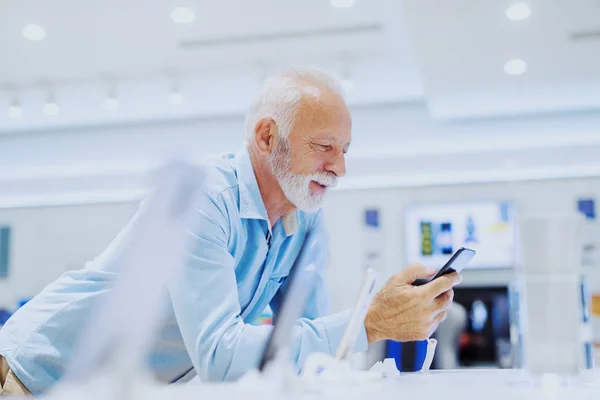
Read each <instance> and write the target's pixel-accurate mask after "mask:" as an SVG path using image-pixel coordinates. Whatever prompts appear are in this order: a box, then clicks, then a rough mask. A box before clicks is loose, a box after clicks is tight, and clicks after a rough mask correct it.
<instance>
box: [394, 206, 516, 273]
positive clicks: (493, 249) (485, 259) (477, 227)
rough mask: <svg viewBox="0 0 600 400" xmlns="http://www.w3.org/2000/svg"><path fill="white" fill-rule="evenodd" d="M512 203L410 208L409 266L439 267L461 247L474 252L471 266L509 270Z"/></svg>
mask: <svg viewBox="0 0 600 400" xmlns="http://www.w3.org/2000/svg"><path fill="white" fill-rule="evenodd" d="M514 217H515V216H514V210H513V206H512V205H511V203H508V202H493V201H485V202H469V203H440V204H427V205H419V206H414V207H411V208H410V209H409V210H408V212H407V213H406V216H405V234H406V254H407V258H408V259H407V262H408V263H419V264H422V265H425V266H427V267H434V268H435V267H439V266H440V265H443V264H444V263H445V262H446V261H447V260H448V258H449V257H450V256H451V255H452V254H453V253H454V252H455V251H456V250H458V249H459V248H460V247H468V248H472V249H474V250H476V251H477V256H476V257H475V259H474V260H473V261H472V262H471V267H475V268H477V267H479V268H494V267H512V266H513V265H514V263H515V218H514Z"/></svg>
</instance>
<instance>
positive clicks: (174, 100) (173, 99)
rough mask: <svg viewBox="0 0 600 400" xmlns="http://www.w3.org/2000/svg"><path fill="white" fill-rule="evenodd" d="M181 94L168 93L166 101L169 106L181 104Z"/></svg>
mask: <svg viewBox="0 0 600 400" xmlns="http://www.w3.org/2000/svg"><path fill="white" fill-rule="evenodd" d="M183 100H184V98H183V94H182V93H181V92H171V93H169V97H168V101H169V104H171V105H174V106H176V105H179V104H181V103H183Z"/></svg>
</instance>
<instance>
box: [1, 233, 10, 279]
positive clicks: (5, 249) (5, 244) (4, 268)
mask: <svg viewBox="0 0 600 400" xmlns="http://www.w3.org/2000/svg"><path fill="white" fill-rule="evenodd" d="M9 263H10V228H9V227H7V226H3V227H0V279H2V278H8V266H9Z"/></svg>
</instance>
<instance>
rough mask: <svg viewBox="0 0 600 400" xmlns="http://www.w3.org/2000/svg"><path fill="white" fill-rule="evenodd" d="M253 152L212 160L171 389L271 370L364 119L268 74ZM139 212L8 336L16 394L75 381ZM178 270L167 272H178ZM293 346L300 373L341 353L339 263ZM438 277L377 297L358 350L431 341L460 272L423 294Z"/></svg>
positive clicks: (175, 317)
mask: <svg viewBox="0 0 600 400" xmlns="http://www.w3.org/2000/svg"><path fill="white" fill-rule="evenodd" d="M246 130H247V132H246V134H247V142H248V143H247V146H246V149H244V150H243V151H241V152H239V153H237V154H235V155H234V154H230V155H226V156H224V157H222V158H220V159H218V160H217V161H215V162H214V163H213V164H212V165H208V166H205V167H204V168H205V175H206V183H205V188H204V191H203V197H204V198H203V201H204V202H205V203H206V204H207V205H206V206H204V207H203V208H202V209H200V210H199V211H198V212H199V213H200V215H199V217H200V219H201V224H200V225H199V226H202V229H201V231H199V232H195V234H194V243H193V246H192V249H193V252H192V253H191V254H189V256H188V257H187V262H186V264H185V265H184V266H183V274H182V276H181V278H180V279H178V280H177V282H175V284H173V285H172V286H170V287H169V304H168V310H169V315H170V317H169V318H168V320H167V322H166V324H165V326H164V327H163V329H162V331H161V334H160V338H159V340H158V341H157V342H156V345H155V346H154V348H153V349H152V352H151V354H150V357H149V366H150V368H151V370H152V372H153V373H154V374H155V376H156V377H157V378H158V379H160V380H161V381H164V382H176V381H178V380H180V379H181V378H182V377H183V376H189V375H190V374H191V373H194V372H195V373H196V374H198V375H199V376H200V378H201V379H203V380H213V381H215V380H216V381H220V380H232V379H236V378H238V377H240V376H241V375H243V374H244V373H245V372H247V371H249V370H250V369H252V368H255V367H256V366H257V365H258V362H259V359H260V355H261V353H262V351H263V349H264V347H265V344H266V342H267V339H268V337H269V334H270V332H271V329H272V328H271V327H267V326H252V325H250V323H251V322H253V321H254V320H255V319H256V318H257V317H258V316H259V315H260V314H261V313H262V311H263V310H264V309H265V308H266V307H267V306H268V305H270V306H271V307H272V309H273V310H274V312H275V313H277V311H278V309H279V305H280V299H281V297H282V294H283V293H284V292H285V290H286V279H287V277H288V276H289V274H290V269H291V268H292V266H294V263H295V260H296V259H297V258H298V257H299V255H300V252H301V251H302V244H303V243H304V242H305V240H307V239H309V238H316V239H317V240H318V241H320V243H321V244H322V246H323V248H325V247H326V246H327V235H326V230H325V227H324V224H323V215H322V212H321V211H319V208H320V206H321V202H322V200H323V196H324V195H325V193H326V191H327V190H328V188H330V187H333V186H335V184H336V182H337V180H338V179H339V178H341V177H343V176H344V175H345V174H346V166H345V155H346V152H347V151H348V148H349V146H350V136H351V134H350V131H351V119H350V113H349V111H348V108H347V106H346V104H345V102H344V99H343V97H342V95H341V92H340V86H339V84H338V82H337V81H336V80H334V79H333V78H332V77H330V76H329V75H328V74H326V73H324V72H321V71H319V70H314V69H297V70H291V71H288V72H286V73H283V74H280V75H277V76H275V77H272V78H270V79H268V80H267V82H266V83H265V85H264V86H263V88H262V89H261V91H260V92H259V94H258V96H257V97H256V99H255V100H254V102H253V103H252V105H251V107H250V110H249V113H248V115H247V123H246ZM135 220H136V217H134V219H133V220H132V222H130V224H129V225H128V226H127V227H126V228H125V229H124V231H123V232H122V233H121V234H120V235H119V236H118V237H117V239H115V241H114V242H113V243H112V244H111V245H110V246H109V248H108V249H107V250H106V251H105V252H104V253H103V254H102V255H101V256H100V257H98V258H97V259H96V260H94V261H93V262H91V263H89V264H88V265H86V267H85V268H84V269H82V270H79V271H74V272H68V273H66V274H65V275H63V276H62V277H60V278H59V279H58V280H57V281H55V282H54V283H52V284H50V285H49V286H48V287H46V288H45V289H44V290H43V291H42V292H41V293H40V294H39V295H38V296H36V297H35V298H34V299H33V300H32V301H30V302H29V303H28V304H27V305H26V306H24V307H23V308H22V309H21V310H19V311H18V312H17V313H16V314H15V315H14V316H13V318H12V319H11V320H10V321H9V322H8V323H7V324H6V326H5V327H4V329H3V330H2V331H1V333H0V354H1V355H2V358H1V359H0V362H1V363H0V365H1V366H2V370H1V376H0V378H1V379H2V384H3V386H4V390H5V393H4V394H7V393H10V394H19V393H21V394H23V393H25V394H26V393H29V392H32V393H33V394H36V395H37V394H40V393H43V392H45V391H46V390H47V389H48V388H50V387H51V386H52V385H53V384H54V383H55V382H56V381H57V380H59V379H60V378H61V376H62V375H63V372H64V370H65V365H66V364H67V363H68V362H69V357H70V354H71V353H72V349H73V342H74V340H75V338H76V335H77V333H78V328H79V327H80V326H81V325H82V323H83V321H84V320H85V317H86V316H87V314H88V313H89V310H90V306H91V305H92V304H93V301H94V300H95V299H96V298H98V296H100V295H101V294H102V293H105V292H106V290H107V289H109V288H110V284H111V282H113V280H114V277H115V275H116V274H117V273H118V270H119V268H121V266H122V265H121V259H122V258H120V254H122V250H123V249H125V248H126V246H127V244H128V241H129V240H130V237H131V235H132V234H133V232H134V231H135ZM171 267H172V266H168V265H166V266H165V268H171ZM319 268H320V271H319V278H318V279H317V283H316V288H315V290H314V294H313V295H312V298H311V299H310V302H309V304H308V306H307V308H306V311H305V315H304V318H302V319H300V320H298V321H297V324H296V327H295V330H294V332H293V339H292V347H291V351H292V353H293V357H294V360H295V364H296V367H297V369H298V370H299V369H300V368H302V365H303V362H304V360H305V359H306V357H307V356H308V354H309V353H311V352H325V353H329V354H334V352H335V350H336V348H337V346H338V344H339V341H340V340H341V337H342V333H343V331H344V329H345V327H346V325H347V323H348V321H349V318H350V310H347V311H343V312H340V313H337V314H331V312H330V310H329V307H328V296H327V290H326V287H325V281H324V278H323V276H324V268H325V260H324V259H321V260H320V265H319ZM432 273H433V271H430V270H426V269H425V268H422V267H419V266H412V267H409V268H407V269H406V270H404V271H402V272H400V273H398V274H397V275H395V276H394V277H392V278H391V279H390V280H389V281H388V282H387V284H386V285H385V286H384V287H383V289H382V290H381V291H380V292H379V293H378V294H377V295H376V297H375V299H374V300H373V302H372V304H371V306H370V309H369V312H368V315H367V318H366V320H365V324H364V329H363V330H362V332H361V333H360V338H359V340H358V342H357V346H356V349H355V351H363V350H365V349H366V348H367V346H368V344H369V343H373V342H375V341H378V340H383V339H394V340H399V341H409V340H419V339H424V338H427V337H428V336H429V335H431V334H432V333H433V332H434V330H435V329H436V328H437V326H438V325H439V323H440V322H441V321H442V320H443V319H444V318H445V316H446V309H447V308H448V307H449V305H450V304H451V302H452V295H453V292H452V287H453V286H454V285H455V284H457V283H458V282H459V280H460V277H459V276H458V275H456V274H454V275H447V276H444V277H442V278H440V279H437V280H435V281H433V282H431V283H429V284H427V285H424V286H420V287H415V286H412V285H411V283H412V282H413V281H414V280H415V279H417V278H424V277H428V276H430V275H431V274H432Z"/></svg>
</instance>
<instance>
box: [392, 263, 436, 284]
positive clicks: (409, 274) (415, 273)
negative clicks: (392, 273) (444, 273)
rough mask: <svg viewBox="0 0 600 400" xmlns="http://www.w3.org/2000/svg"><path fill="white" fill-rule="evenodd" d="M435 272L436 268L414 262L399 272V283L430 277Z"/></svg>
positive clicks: (409, 282)
mask: <svg viewBox="0 0 600 400" xmlns="http://www.w3.org/2000/svg"><path fill="white" fill-rule="evenodd" d="M434 274H435V269H433V268H425V267H424V266H422V265H419V264H413V265H411V266H410V267H408V268H406V269H405V270H404V271H402V272H399V273H398V274H397V277H398V283H400V284H411V283H413V282H414V281H416V280H417V279H424V278H430V277H431V276H433V275H434Z"/></svg>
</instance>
